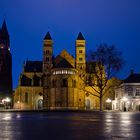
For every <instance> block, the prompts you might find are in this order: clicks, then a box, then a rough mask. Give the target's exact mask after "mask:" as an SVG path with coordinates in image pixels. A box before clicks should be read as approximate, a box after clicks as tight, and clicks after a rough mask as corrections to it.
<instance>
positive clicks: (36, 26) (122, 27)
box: [0, 0, 140, 87]
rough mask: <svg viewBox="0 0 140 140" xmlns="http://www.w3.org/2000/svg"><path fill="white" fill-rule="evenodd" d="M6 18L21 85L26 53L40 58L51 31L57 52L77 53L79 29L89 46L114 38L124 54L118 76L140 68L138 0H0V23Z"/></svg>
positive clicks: (30, 56) (15, 77)
mask: <svg viewBox="0 0 140 140" xmlns="http://www.w3.org/2000/svg"><path fill="white" fill-rule="evenodd" d="M4 18H5V19H6V22H7V26H8V30H9V33H10V37H11V52H12V55H13V81H14V87H16V86H17V83H18V78H19V74H20V73H21V71H22V64H23V61H25V60H26V59H27V58H28V59H31V60H42V45H43V37H44V36H45V34H46V32H47V31H50V33H51V35H52V38H53V40H54V54H55V55H56V54H58V53H59V52H61V51H62V49H64V48H65V49H66V50H67V51H68V52H69V53H71V54H74V49H75V39H76V37H77V34H78V32H79V31H81V32H82V33H83V34H84V36H85V38H86V40H87V50H90V49H92V50H95V49H96V46H97V45H98V44H100V43H104V42H105V43H108V44H114V45H116V47H118V48H119V49H120V50H121V51H122V52H123V57H124V59H125V60H126V64H125V67H124V69H123V70H122V71H121V73H120V77H121V78H123V77H126V76H127V75H128V74H129V71H130V69H131V68H133V69H135V71H136V72H140V61H139V60H140V0H0V24H2V22H3V20H4Z"/></svg>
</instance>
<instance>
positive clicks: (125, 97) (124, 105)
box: [112, 70, 140, 111]
mask: <svg viewBox="0 0 140 140" xmlns="http://www.w3.org/2000/svg"><path fill="white" fill-rule="evenodd" d="M112 108H113V110H121V111H140V74H138V73H133V70H131V73H130V75H129V76H128V77H127V78H126V79H125V80H123V83H122V84H121V85H120V86H119V87H117V88H116V89H115V100H114V101H113V102H112Z"/></svg>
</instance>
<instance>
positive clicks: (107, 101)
mask: <svg viewBox="0 0 140 140" xmlns="http://www.w3.org/2000/svg"><path fill="white" fill-rule="evenodd" d="M111 102H112V100H111V99H109V98H108V99H107V100H106V103H107V106H108V107H107V108H108V110H109V109H110V103H111Z"/></svg>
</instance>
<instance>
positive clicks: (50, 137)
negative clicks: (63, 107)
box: [0, 112, 140, 140]
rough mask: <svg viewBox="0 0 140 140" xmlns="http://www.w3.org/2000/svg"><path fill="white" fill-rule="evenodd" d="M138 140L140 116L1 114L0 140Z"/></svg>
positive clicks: (70, 113) (118, 114)
mask: <svg viewBox="0 0 140 140" xmlns="http://www.w3.org/2000/svg"><path fill="white" fill-rule="evenodd" d="M71 139H74V140H129V139H130V140H140V113H139V112H137V113H133V112H117V113H112V112H103V113H100V112H0V140H71Z"/></svg>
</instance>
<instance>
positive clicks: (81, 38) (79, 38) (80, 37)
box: [77, 32, 85, 40]
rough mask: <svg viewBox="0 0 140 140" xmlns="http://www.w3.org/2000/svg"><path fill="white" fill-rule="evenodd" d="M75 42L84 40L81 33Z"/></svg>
mask: <svg viewBox="0 0 140 140" xmlns="http://www.w3.org/2000/svg"><path fill="white" fill-rule="evenodd" d="M77 40H85V38H84V37H83V35H82V33H81V32H79V34H78V37H77Z"/></svg>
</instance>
